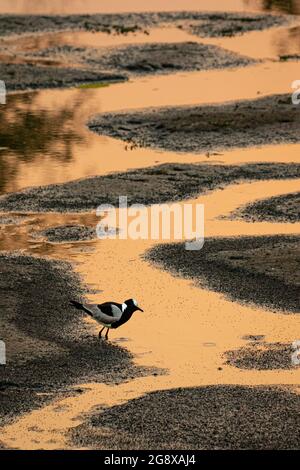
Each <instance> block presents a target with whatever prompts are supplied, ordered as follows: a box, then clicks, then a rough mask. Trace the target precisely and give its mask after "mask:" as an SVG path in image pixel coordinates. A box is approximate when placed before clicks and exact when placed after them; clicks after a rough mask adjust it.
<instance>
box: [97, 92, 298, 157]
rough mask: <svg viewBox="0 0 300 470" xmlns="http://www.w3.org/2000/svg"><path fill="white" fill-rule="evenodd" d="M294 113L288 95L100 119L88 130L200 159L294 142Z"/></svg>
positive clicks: (125, 114)
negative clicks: (208, 154)
mask: <svg viewBox="0 0 300 470" xmlns="http://www.w3.org/2000/svg"><path fill="white" fill-rule="evenodd" d="M297 111H298V110H297V107H296V106H292V103H291V96H290V95H274V96H267V97H264V98H258V99H257V100H245V101H237V102H235V103H229V104H227V103H226V104H220V105H210V106H182V107H168V108H153V109H149V110H147V109H145V110H142V111H138V112H124V113H110V114H106V113H105V114H102V115H101V114H100V115H99V116H96V117H94V118H93V119H92V120H91V121H90V122H89V128H90V129H91V130H93V131H95V132H97V133H98V134H101V135H108V136H110V137H114V138H116V139H121V140H124V141H125V142H129V143H131V144H133V145H135V146H142V147H151V148H158V149H162V150H168V151H176V152H199V153H200V152H211V151H216V150H224V149H228V148H235V147H239V148H244V147H251V146H260V145H266V144H269V145H270V144H283V143H296V142H299V138H300V137H299V123H300V114H299V112H297Z"/></svg>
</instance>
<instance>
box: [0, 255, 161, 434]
mask: <svg viewBox="0 0 300 470" xmlns="http://www.w3.org/2000/svg"><path fill="white" fill-rule="evenodd" d="M0 261H1V280H0V288H1V292H2V294H1V320H0V326H1V339H2V340H3V341H5V343H6V348H7V357H8V360H7V365H6V366H5V367H3V366H1V367H0V395H1V401H0V425H1V426H3V425H4V424H5V423H7V422H8V421H10V420H11V419H12V418H14V417H16V416H20V415H21V414H23V413H28V412H29V411H31V410H33V409H35V408H38V407H41V406H42V405H43V404H45V403H47V402H49V401H52V400H53V398H54V397H55V398H57V397H58V396H60V397H63V396H72V395H74V394H75V395H76V394H80V393H81V389H80V387H76V384H79V383H82V382H85V381H87V382H88V381H93V382H101V383H114V384H117V383H120V382H122V381H126V380H129V379H132V378H133V377H137V376H141V375H143V374H148V373H149V374H150V373H152V372H153V369H152V370H151V369H150V368H148V369H147V368H142V367H137V366H136V365H134V364H133V362H132V355H131V354H130V353H129V352H128V351H127V350H126V349H124V348H123V347H121V346H118V345H116V344H110V343H106V342H100V341H99V339H98V337H97V335H96V334H95V332H94V331H93V330H92V329H91V327H90V325H89V323H88V322H85V321H84V315H82V314H81V313H80V312H78V311H77V310H75V309H74V308H73V307H71V306H70V305H69V302H70V299H78V300H79V299H80V298H81V296H82V294H83V293H84V289H83V286H82V284H81V282H80V280H79V278H78V275H76V274H75V273H74V272H73V269H72V267H71V265H70V264H68V263H65V262H61V261H60V262H59V261H51V260H49V259H42V258H40V257H39V258H37V257H35V258H34V257H30V256H24V255H21V254H20V255H19V254H7V255H6V254H1V256H0Z"/></svg>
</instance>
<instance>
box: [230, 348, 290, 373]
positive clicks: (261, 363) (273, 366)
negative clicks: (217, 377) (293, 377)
mask: <svg viewBox="0 0 300 470" xmlns="http://www.w3.org/2000/svg"><path fill="white" fill-rule="evenodd" d="M293 352H294V350H293V348H292V345H291V344H282V343H266V342H264V341H256V342H254V343H250V344H249V345H247V346H244V347H242V348H240V349H237V350H233V351H227V352H226V353H225V354H224V358H225V359H226V362H227V364H230V365H232V366H234V367H238V368H240V369H256V370H278V369H279V370H280V369H285V370H287V369H294V368H296V367H299V366H298V365H294V364H293V363H292V361H291V357H292V354H293Z"/></svg>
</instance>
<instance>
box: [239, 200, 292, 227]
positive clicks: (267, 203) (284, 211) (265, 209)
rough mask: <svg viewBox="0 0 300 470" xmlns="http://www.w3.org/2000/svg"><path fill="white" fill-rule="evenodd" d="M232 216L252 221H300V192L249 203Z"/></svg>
mask: <svg viewBox="0 0 300 470" xmlns="http://www.w3.org/2000/svg"><path fill="white" fill-rule="evenodd" d="M232 217H238V218H242V219H245V220H249V221H252V222H262V221H269V222H295V223H296V222H299V221H300V193H291V194H286V195H282V196H277V197H272V198H269V199H263V200H260V201H257V202H254V203H253V204H248V205H246V206H245V207H241V208H240V209H239V210H238V211H236V212H235V213H233V214H232Z"/></svg>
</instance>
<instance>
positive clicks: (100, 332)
mask: <svg viewBox="0 0 300 470" xmlns="http://www.w3.org/2000/svg"><path fill="white" fill-rule="evenodd" d="M103 330H105V326H104V327H103V328H102V330H100V331H99V339H100V338H101V334H102V331H103Z"/></svg>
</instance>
